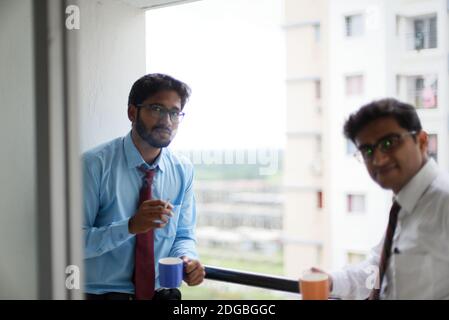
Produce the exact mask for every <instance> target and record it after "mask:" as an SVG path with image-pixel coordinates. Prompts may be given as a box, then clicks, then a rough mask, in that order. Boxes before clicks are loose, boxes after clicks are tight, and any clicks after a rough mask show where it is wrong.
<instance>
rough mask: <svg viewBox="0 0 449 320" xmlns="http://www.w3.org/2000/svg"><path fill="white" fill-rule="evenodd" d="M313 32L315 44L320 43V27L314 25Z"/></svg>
mask: <svg viewBox="0 0 449 320" xmlns="http://www.w3.org/2000/svg"><path fill="white" fill-rule="evenodd" d="M313 31H314V35H315V42H320V41H321V26H320V25H319V24H316V25H314V26H313Z"/></svg>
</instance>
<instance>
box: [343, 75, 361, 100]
mask: <svg viewBox="0 0 449 320" xmlns="http://www.w3.org/2000/svg"><path fill="white" fill-rule="evenodd" d="M363 81H364V78H363V75H351V76H346V78H345V85H346V95H347V96H356V95H361V94H363V87H364V85H363Z"/></svg>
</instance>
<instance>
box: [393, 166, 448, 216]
mask: <svg viewBox="0 0 449 320" xmlns="http://www.w3.org/2000/svg"><path fill="white" fill-rule="evenodd" d="M438 170H439V169H438V165H437V164H436V163H435V160H433V158H429V159H428V160H427V162H426V164H425V165H424V166H423V167H422V168H421V169H420V170H419V171H418V173H417V174H415V176H414V177H413V178H412V179H411V180H410V181H409V182H408V183H407V184H406V185H405V186H404V187H403V188H402V189H401V191H399V193H398V194H397V195H396V197H395V198H396V201H397V202H398V203H399V204H400V206H401V208H402V209H404V210H401V211H402V212H404V213H405V214H409V213H411V212H413V209H415V206H416V204H417V203H418V201H419V199H420V198H421V196H422V195H423V194H424V191H426V189H427V188H428V187H429V186H430V184H431V183H432V182H433V181H434V180H435V179H436V177H437V176H438Z"/></svg>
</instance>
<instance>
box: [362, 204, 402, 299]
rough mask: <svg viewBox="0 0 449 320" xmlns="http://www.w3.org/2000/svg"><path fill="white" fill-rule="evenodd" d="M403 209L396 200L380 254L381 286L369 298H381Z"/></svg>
mask: <svg viewBox="0 0 449 320" xmlns="http://www.w3.org/2000/svg"><path fill="white" fill-rule="evenodd" d="M400 210H401V206H400V205H399V204H398V203H397V202H396V201H395V202H394V203H393V206H392V207H391V210H390V217H389V219H388V226H387V232H386V234H385V240H384V246H383V248H382V254H381V256H380V263H379V288H378V289H376V288H374V289H373V290H372V291H371V294H370V296H369V298H368V299H369V300H379V299H380V288H382V280H383V278H384V275H385V271H386V270H387V266H388V260H389V259H390V256H391V245H392V243H393V236H394V231H395V230H396V225H397V223H398V214H399V211H400Z"/></svg>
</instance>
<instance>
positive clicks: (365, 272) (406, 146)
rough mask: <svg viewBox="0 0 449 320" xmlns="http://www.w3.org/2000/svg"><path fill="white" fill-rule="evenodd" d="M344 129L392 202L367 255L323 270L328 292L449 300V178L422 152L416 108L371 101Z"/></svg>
mask: <svg viewBox="0 0 449 320" xmlns="http://www.w3.org/2000/svg"><path fill="white" fill-rule="evenodd" d="M344 133H345V136H346V137H347V138H348V139H351V140H352V141H353V142H354V143H355V145H356V146H357V149H358V153H359V156H360V158H361V159H362V160H363V162H364V163H365V165H366V168H367V170H368V173H369V174H370V176H371V178H372V179H373V180H374V181H375V182H376V183H377V184H379V186H381V187H382V188H384V189H390V190H392V191H393V194H394V197H393V201H394V205H393V206H392V210H391V212H390V217H389V223H388V227H387V231H386V233H385V235H384V237H383V239H382V241H381V243H380V244H379V245H377V246H376V247H375V248H373V250H372V251H371V253H370V254H369V256H368V258H367V259H366V260H365V261H364V262H362V263H359V264H356V265H352V266H348V267H346V268H344V269H343V270H340V271H337V272H334V273H331V274H330V285H331V288H330V289H331V294H332V295H334V296H337V297H340V298H343V299H449V179H448V176H447V174H446V173H445V172H443V171H441V170H440V169H439V168H438V166H437V165H436V163H435V161H434V160H433V159H432V158H429V157H428V154H427V148H428V135H427V133H426V132H425V131H423V130H422V127H421V123H420V120H419V118H418V115H417V113H416V111H415V108H414V107H413V106H411V105H408V104H405V103H401V102H399V101H397V100H394V99H383V100H379V101H374V102H372V103H370V104H367V105H365V106H363V107H362V108H361V109H359V110H358V111H357V112H356V113H354V114H352V115H351V116H350V117H349V119H348V120H347V121H346V123H345V126H344ZM312 270H313V271H315V272H320V271H321V270H319V269H316V268H312ZM377 275H378V276H377ZM373 280H374V281H373ZM373 285H375V287H374V288H373Z"/></svg>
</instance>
